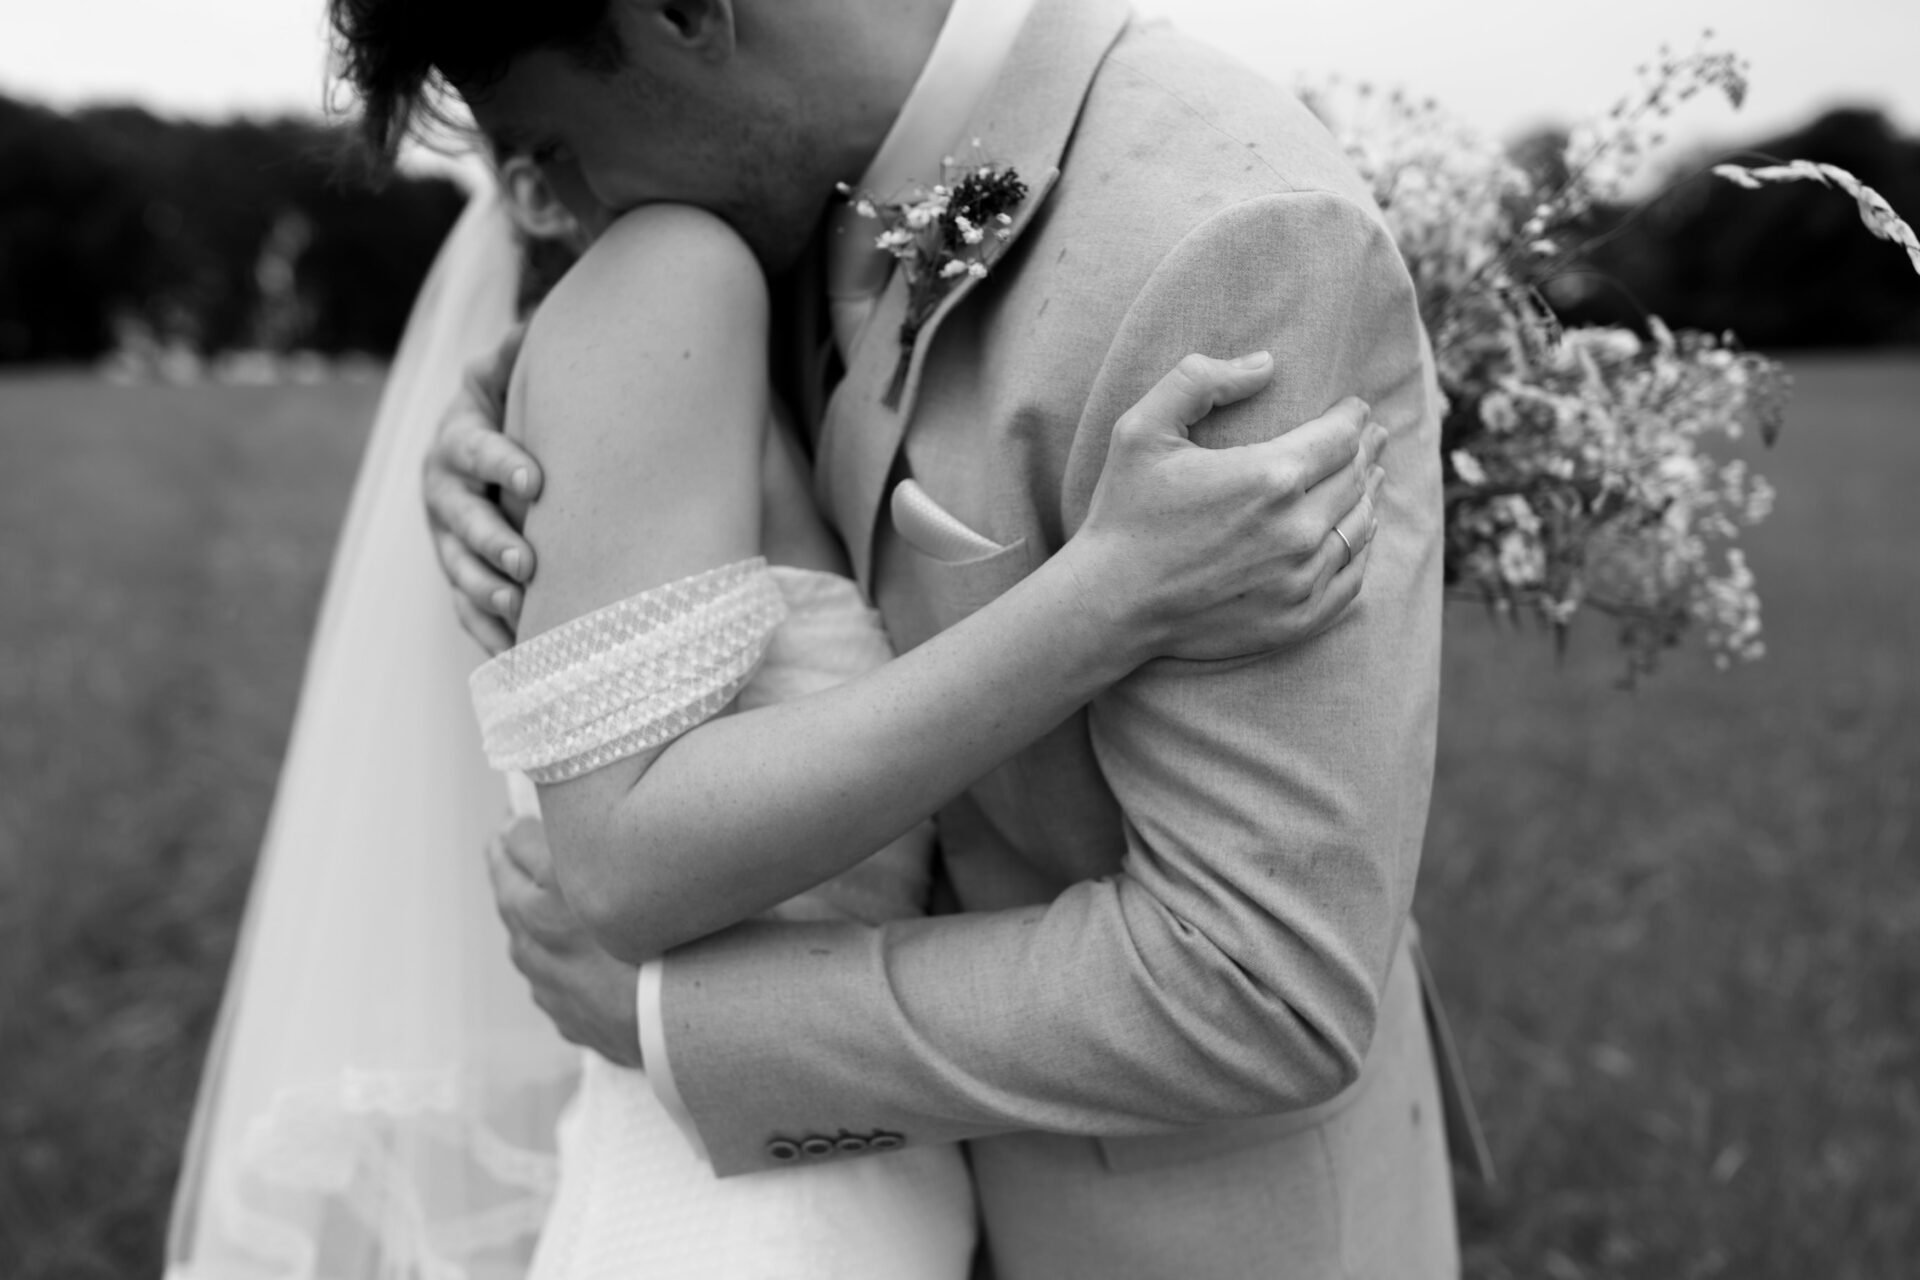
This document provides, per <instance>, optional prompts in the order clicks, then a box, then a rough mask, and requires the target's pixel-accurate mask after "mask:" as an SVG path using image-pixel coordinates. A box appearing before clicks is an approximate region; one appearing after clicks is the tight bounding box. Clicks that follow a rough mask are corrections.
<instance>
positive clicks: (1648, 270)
mask: <svg viewBox="0 0 1920 1280" xmlns="http://www.w3.org/2000/svg"><path fill="white" fill-rule="evenodd" d="M1565 142H1566V135H1565V134H1564V133H1557V132H1554V131H1548V132H1545V133H1541V134H1537V135H1534V136H1533V137H1530V138H1528V139H1525V140H1523V141H1522V142H1520V143H1519V144H1517V145H1516V147H1515V154H1516V156H1517V158H1519V159H1520V161H1521V162H1522V163H1523V164H1527V165H1529V166H1535V167H1538V166H1546V167H1548V168H1551V167H1553V166H1554V165H1557V164H1561V163H1563V161H1562V160H1561V157H1562V156H1563V155H1564V148H1565ZM1781 160H1813V161H1816V162H1819V163H1823V164H1832V165H1838V166H1839V167H1841V168H1843V169H1846V170H1848V171H1849V172H1851V173H1852V174H1853V175H1854V176H1855V177H1857V178H1859V179H1860V180H1861V181H1862V182H1864V183H1866V184H1867V185H1868V186H1870V187H1872V188H1874V189H1875V190H1876V191H1878V192H1879V193H1880V194H1881V195H1883V196H1885V197H1886V198H1887V202H1888V203H1889V204H1891V205H1892V206H1893V209H1894V212H1895V213H1897V214H1899V215H1900V216H1901V217H1903V218H1905V219H1906V220H1907V221H1908V222H1909V223H1912V224H1914V225H1917V226H1920V139H1911V138H1903V137H1901V136H1900V135H1899V134H1898V133H1897V132H1896V131H1895V129H1894V128H1893V126H1892V124H1891V123H1890V122H1889V121H1888V120H1887V118H1886V117H1885V116H1884V115H1882V114H1880V113H1879V112H1877V111H1870V110H1863V109H1856V108H1848V109H1842V110H1835V111H1830V112H1827V113H1826V114H1824V115H1822V116H1820V117H1819V118H1818V119H1816V120H1814V121H1813V122H1812V123H1811V124H1809V125H1807V126H1806V127H1804V128H1802V129H1799V130H1796V131H1795V132H1792V133H1789V134H1786V135H1784V136H1781V137H1776V138H1769V139H1766V140H1764V141H1762V142H1759V143H1757V144H1755V145H1754V146H1752V147H1749V148H1745V149H1742V150H1739V151H1737V152H1729V151H1721V150H1715V151H1714V152H1712V153H1704V152H1703V153H1701V154H1699V155H1696V156H1694V157H1691V158H1690V159H1688V160H1687V161H1685V162H1683V163H1681V164H1678V165H1676V166H1674V168H1673V170H1672V172H1671V173H1670V174H1669V175H1668V180H1667V183H1666V184H1665V185H1664V187H1663V189H1662V194H1660V195H1658V196H1655V197H1654V198H1652V199H1650V200H1648V201H1647V202H1645V203H1643V204H1639V205H1635V206H1632V207H1621V208H1603V209H1600V210H1597V211H1596V212H1595V214H1594V215H1593V218H1592V220H1591V225H1590V227H1589V231H1590V232H1591V233H1592V234H1593V235H1594V237H1595V246H1594V248H1593V249H1592V250H1591V251H1590V252H1589V253H1587V254H1586V255H1585V261H1584V262H1583V263H1582V264H1581V269H1580V270H1578V271H1576V272H1573V273H1570V274H1569V275H1567V276H1566V277H1564V278H1563V279H1561V280H1560V281H1557V282H1556V284H1557V286H1558V287H1556V288H1554V289H1552V290H1551V291H1550V300H1551V301H1552V302H1553V304H1554V309H1555V310H1556V311H1558V312H1559V313H1560V315H1561V317H1562V319H1564V320H1565V321H1567V322H1568V323H1569V324H1618V325H1626V326H1628V327H1632V328H1644V326H1643V325H1642V324H1641V320H1642V318H1643V317H1644V316H1646V315H1647V314H1649V313H1651V314H1653V315H1657V316H1659V317H1661V318H1662V319H1663V320H1665V321H1667V322H1668V323H1669V324H1671V325H1673V326H1674V327H1676V328H1688V329H1701V330H1705V331H1707V332H1709V333H1723V332H1726V331H1728V330H1731V331H1733V332H1734V333H1736V334H1738V335H1739V337H1740V340H1741V341H1742V342H1743V343H1744V344H1745V345H1746V346H1748V347H1752V348H1756V349H1760V350H1780V349H1788V348H1811V347H1873V346H1896V345H1897V346H1920V275H1917V274H1916V273H1915V272H1914V271H1913V269H1912V267H1911V265H1910V264H1909V262H1908V260H1907V257H1906V254H1905V253H1904V252H1903V251H1902V250H1901V249H1899V248H1898V247H1897V246H1895V245H1891V244H1888V243H1887V242H1886V241H1884V240H1878V239H1875V238H1874V237H1873V236H1872V235H1870V234H1868V232H1867V231H1866V229H1865V228H1864V227H1863V226H1862V225H1861V223H1860V216H1859V214H1858V212H1857V211H1856V209H1855V206H1854V202H1853V200H1852V198H1851V197H1849V196H1847V195H1846V194H1844V193H1843V192H1840V191H1837V190H1830V189H1828V188H1825V187H1822V186H1819V185H1817V184H1814V183H1805V182H1803V183H1793V184H1786V185H1779V186H1771V187H1767V188H1765V189H1762V190H1759V191H1745V190H1742V189H1740V188H1739V187H1736V186H1734V185H1733V184H1732V183H1730V182H1726V181H1724V180H1722V179H1719V178H1715V177H1712V176H1710V175H1709V172H1708V171H1709V170H1710V169H1711V167H1712V166H1713V165H1714V164H1717V163H1721V162H1723V161H1732V162H1736V163H1741V164H1749V165H1764V164H1771V163H1775V162H1778V161H1781Z"/></svg>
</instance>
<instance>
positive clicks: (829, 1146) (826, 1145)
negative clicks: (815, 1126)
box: [800, 1137, 833, 1160]
mask: <svg viewBox="0 0 1920 1280" xmlns="http://www.w3.org/2000/svg"><path fill="white" fill-rule="evenodd" d="M800 1149H801V1150H802V1151H804V1152H806V1153H807V1154H808V1155H809V1156H811V1157H812V1158H814V1159H815V1160H818V1159H819V1158H820V1157H821V1156H830V1155H832V1154H833V1139H832V1138H820V1137H813V1138H808V1139H807V1140H806V1141H805V1142H802V1143H801V1144H800Z"/></svg>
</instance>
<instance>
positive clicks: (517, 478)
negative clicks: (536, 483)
mask: <svg viewBox="0 0 1920 1280" xmlns="http://www.w3.org/2000/svg"><path fill="white" fill-rule="evenodd" d="M532 488H533V473H532V472H531V471H529V470H527V469H526V468H525V467H516V468H515V469H514V472H513V491H514V492H515V493H517V494H519V495H520V496H521V497H525V496H526V495H527V493H528V491H530V490H531V489H532Z"/></svg>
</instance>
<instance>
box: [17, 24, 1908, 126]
mask: <svg viewBox="0 0 1920 1280" xmlns="http://www.w3.org/2000/svg"><path fill="white" fill-rule="evenodd" d="M536 2H537V0H536ZM1137 4H1138V7H1139V8H1140V9H1141V10H1143V11H1146V12H1151V13H1156V14H1165V15H1167V16H1170V17H1172V18H1173V19H1174V20H1175V21H1176V22H1178V23H1179V24H1180V25H1182V26H1184V27H1186V28H1187V29H1189V30H1191V31H1193V32H1194V33H1195V34H1198V35H1201V36H1203V37H1205V38H1207V39H1209V40H1212V41H1214V42H1215V43H1218V44H1220V45H1222V46H1224V47H1227V48H1230V49H1232V50H1234V51H1235V52H1237V53H1238V54H1240V56H1242V57H1244V58H1246V59H1247V60H1248V61H1250V62H1253V63H1254V64H1256V65H1257V66H1260V67H1262V68H1263V69H1266V70H1268V71H1269V72H1271V73H1273V74H1275V75H1277V76H1280V77H1282V78H1283V79H1286V80H1287V81H1288V82H1292V81H1293V80H1294V79H1295V78H1296V76H1298V75H1300V74H1306V75H1312V76H1322V75H1325V74H1327V73H1335V72H1337V73H1340V74H1342V75H1344V76H1348V77H1352V78H1365V79H1369V80H1372V81H1375V82H1377V83H1381V84H1386V85H1392V84H1400V85H1404V86H1405V87H1407V88H1408V89H1410V90H1412V91H1414V92H1415V93H1418V94H1420V95H1423V96H1425V95H1432V96H1434V97H1437V98H1439V99H1440V100H1441V101H1442V102H1444V103H1446V104H1448V105H1449V106H1451V107H1452V108H1453V109H1454V110H1455V111H1456V112H1458V113H1460V114H1461V115H1463V116H1465V117H1466V118H1468V119H1469V120H1471V121H1472V122H1474V123H1475V124H1477V125H1479V126H1481V127H1482V128H1485V129H1489V130H1491V131H1494V132H1496V133H1500V134H1510V133H1512V132H1514V131H1516V130H1518V129H1520V128H1523V127H1524V126H1526V125H1527V124H1530V123H1534V122H1538V121H1542V120H1551V119H1559V120H1563V121H1564V120H1571V119H1575V118H1578V117H1580V116H1583V115H1586V114H1589V113H1592V112H1595V111H1599V110H1603V109H1604V108H1605V107H1606V106H1607V104H1608V103H1610V102H1611V101H1612V100H1613V99H1614V98H1615V97H1617V96H1619V94H1620V93H1621V92H1623V91H1624V90H1626V89H1628V88H1629V87H1630V86H1631V85H1632V83H1633V68H1634V66H1635V65H1636V64H1637V63H1639V62H1641V61H1643V60H1645V59H1647V58H1649V57H1651V56H1652V55H1653V54H1654V53H1655V51H1656V50H1657V49H1658V48H1659V46H1660V44H1661V43H1662V42H1663V41H1665V42H1669V43H1672V44H1674V45H1675V46H1677V47H1683V48H1690V47H1692V45H1693V44H1694V42H1695V41H1696V39H1697V38H1698V36H1699V33H1700V31H1701V29H1702V28H1704V27H1709V26H1710V27H1713V28H1714V29H1715V30H1716V31H1717V32H1718V34H1719V37H1720V39H1721V40H1722V41H1724V42H1727V43H1730V44H1731V45H1732V46H1733V47H1735V48H1736V49H1738V50H1739V51H1740V52H1741V53H1743V54H1745V55H1746V56H1747V57H1748V58H1749V59H1750V60H1751V61H1752V63H1753V72H1754V87H1753V96H1752V98H1751V99H1750V101H1749V103H1748V105H1747V108H1746V110H1745V111H1744V112H1742V113H1741V114H1740V115H1739V116H1737V117H1735V116H1732V115H1729V114H1728V113H1727V112H1726V111H1725V110H1724V109H1715V108H1712V107H1709V106H1705V105H1701V106H1697V107H1696V108H1695V109H1694V110H1693V113H1692V115H1691V117H1690V118H1689V119H1688V120H1687V121H1685V122H1683V123H1682V124H1681V126H1680V128H1679V129H1678V130H1677V132H1678V134H1679V135H1680V136H1692V137H1700V136H1708V137H1721V138H1726V137H1734V138H1738V137H1740V136H1742V135H1745V134H1749V133H1753V132H1759V131H1762V130H1766V129H1771V128H1774V127H1777V126H1780V125H1783V124H1793V123H1797V122H1798V121H1800V120H1801V119H1803V118H1805V117H1806V116H1808V115H1810V114H1811V113H1812V112H1813V111H1815V110H1817V109H1819V108H1820V107H1823V106H1827V105H1831V104H1834V103H1839V102H1858V103H1866V104H1869V105H1878V106H1880V107H1883V108H1884V109H1886V110H1887V111H1888V112H1889V113H1890V114H1891V115H1893V117H1894V118H1895V119H1896V120H1897V121H1898V122H1899V123H1900V125H1901V126H1902V127H1903V128H1905V129H1906V130H1907V131H1909V132H1915V133H1920V72H1916V70H1915V67H1914V61H1915V57H1914V55H1915V52H1916V51H1920V0H1610V2H1609V3H1606V4H1600V5H1584V4H1583V5H1577V6H1576V5H1572V4H1567V3H1564V2H1563V3H1557V4H1556V3H1550V2H1543V0H1456V2H1454V3H1446V2H1445V0H1313V2H1312V3H1306V2H1305V0H1137ZM323 7H324V6H323V0H0V92H4V93H10V94H15V95H20V96H26V97H30V98H35V99H39V100H42V101H51V102H53V103H55V104H58V105H63V106H64V105H71V104H73V103H77V102H83V101H93V100H100V99H114V100H121V101H124V100H129V99H131V100H135V101H139V102H142V103H145V104H148V105H149V106H152V107H154V108H156V109H159V110H163V111H169V112H177V113H191V114H198V115H208V114H224V113H228V112H234V111H247V112H263V111H315V110H318V109H319V106H320V104H321V101H322V88H323V70H322V69H323V63H324V49H325V44H324V40H323V28H322V19H321V13H322V10H323ZM1602 14H1604V15H1605V17H1602V16H1600V15H1602ZM1903 63H1904V65H1903Z"/></svg>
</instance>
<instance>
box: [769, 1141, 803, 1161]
mask: <svg viewBox="0 0 1920 1280" xmlns="http://www.w3.org/2000/svg"><path fill="white" fill-rule="evenodd" d="M799 1158H800V1147H799V1144H798V1143H795V1142H792V1141H790V1140H788V1139H786V1138H775V1139H774V1140H773V1141H771V1142H769V1143H768V1144H767V1159H769V1160H778V1161H779V1162H780V1163H781V1164H791V1163H793V1162H794V1161H795V1160H798V1159H799Z"/></svg>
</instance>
